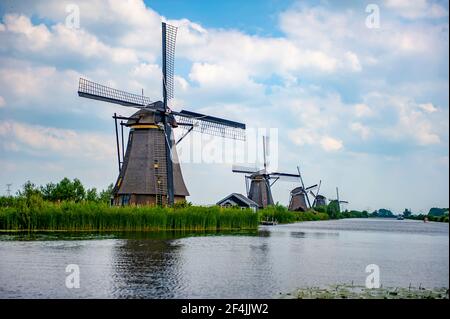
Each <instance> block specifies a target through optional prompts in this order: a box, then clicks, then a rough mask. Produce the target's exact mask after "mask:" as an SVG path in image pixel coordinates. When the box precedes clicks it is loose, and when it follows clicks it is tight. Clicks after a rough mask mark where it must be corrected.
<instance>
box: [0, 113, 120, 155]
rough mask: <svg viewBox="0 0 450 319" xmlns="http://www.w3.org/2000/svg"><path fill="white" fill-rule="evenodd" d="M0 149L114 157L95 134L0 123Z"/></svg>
mask: <svg viewBox="0 0 450 319" xmlns="http://www.w3.org/2000/svg"><path fill="white" fill-rule="evenodd" d="M0 136H1V142H0V146H1V147H2V148H3V149H4V150H8V151H13V152H25V153H30V152H31V153H32V154H34V155H38V156H39V155H40V156H43V155H49V154H50V155H51V156H54V157H55V156H66V157H73V156H77V157H81V158H85V157H87V158H92V159H110V158H112V156H114V147H113V145H112V143H108V141H111V138H110V137H109V136H107V135H99V134H98V133H95V132H86V133H81V132H77V131H74V130H67V129H58V128H52V127H44V126H40V125H29V124H25V123H19V122H15V121H6V122H2V123H0Z"/></svg>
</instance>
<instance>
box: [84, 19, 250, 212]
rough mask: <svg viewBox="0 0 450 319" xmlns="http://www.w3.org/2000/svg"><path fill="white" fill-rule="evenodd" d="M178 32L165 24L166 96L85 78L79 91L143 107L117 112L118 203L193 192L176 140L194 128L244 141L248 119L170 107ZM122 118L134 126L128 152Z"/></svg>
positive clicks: (159, 200)
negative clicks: (240, 120)
mask: <svg viewBox="0 0 450 319" xmlns="http://www.w3.org/2000/svg"><path fill="white" fill-rule="evenodd" d="M176 34H177V28H176V27H174V26H171V25H168V24H166V23H164V22H163V23H162V82H163V83H162V88H163V100H162V101H154V100H152V99H150V98H148V97H146V96H143V95H138V94H132V93H128V92H124V91H119V90H116V89H113V88H110V87H107V86H104V85H100V84H97V83H94V82H91V81H89V80H86V79H82V78H81V79H80V82H79V87H78V95H79V96H81V97H85V98H89V99H94V100H100V101H104V102H109V103H115V104H119V105H122V106H128V107H133V108H137V109H139V110H138V111H137V112H136V113H134V114H133V115H132V116H130V117H123V116H116V114H114V117H113V118H114V119H115V126H116V142H117V156H118V161H119V176H118V178H117V181H116V184H115V186H114V189H113V197H114V198H113V203H114V204H115V205H128V204H137V205H155V204H156V205H166V204H169V205H173V204H174V203H175V202H176V201H180V200H184V199H185V197H186V196H188V195H189V192H188V190H187V188H186V185H185V183H184V180H183V176H182V173H181V168H180V165H179V163H178V156H177V150H176V144H177V143H179V142H180V141H181V140H182V139H183V138H184V137H185V136H186V135H187V134H188V133H189V132H191V131H198V132H201V133H206V134H211V135H216V136H221V137H226V138H232V139H239V140H245V124H242V123H238V122H233V121H229V120H225V119H221V118H217V117H213V116H208V115H204V114H199V113H195V112H191V111H186V110H182V111H180V112H175V111H172V110H171V109H170V108H169V107H168V101H169V100H170V99H172V98H173V87H174V58H175V41H176ZM117 120H121V124H122V128H123V126H126V127H128V128H130V133H129V137H128V143H127V146H126V152H125V151H124V145H123V144H124V143H123V130H122V154H121V152H120V146H119V137H118V132H117ZM123 121H125V122H123ZM176 127H181V128H184V129H185V132H184V135H183V136H182V137H181V138H180V139H179V140H178V141H177V142H175V139H174V136H173V132H172V129H174V128H176Z"/></svg>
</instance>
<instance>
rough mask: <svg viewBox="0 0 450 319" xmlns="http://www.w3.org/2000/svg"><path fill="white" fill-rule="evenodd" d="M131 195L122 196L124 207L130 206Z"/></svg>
mask: <svg viewBox="0 0 450 319" xmlns="http://www.w3.org/2000/svg"><path fill="white" fill-rule="evenodd" d="M130 198H131V195H122V206H126V205H129V204H130Z"/></svg>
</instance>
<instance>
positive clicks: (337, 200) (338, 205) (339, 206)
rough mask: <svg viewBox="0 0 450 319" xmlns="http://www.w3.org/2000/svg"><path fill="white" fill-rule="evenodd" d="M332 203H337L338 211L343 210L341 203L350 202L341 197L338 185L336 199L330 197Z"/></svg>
mask: <svg viewBox="0 0 450 319" xmlns="http://www.w3.org/2000/svg"><path fill="white" fill-rule="evenodd" d="M331 203H336V204H337V209H338V212H341V204H348V201H346V200H340V199H339V188H338V187H336V199H330V204H331Z"/></svg>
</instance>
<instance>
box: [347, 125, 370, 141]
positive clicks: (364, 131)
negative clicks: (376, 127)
mask: <svg viewBox="0 0 450 319" xmlns="http://www.w3.org/2000/svg"><path fill="white" fill-rule="evenodd" d="M350 129H351V130H352V131H354V132H356V133H359V134H360V136H361V138H362V139H363V140H367V138H368V137H369V135H370V129H369V128H368V127H367V126H364V125H363V124H361V123H358V122H355V123H351V124H350Z"/></svg>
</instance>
